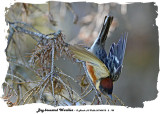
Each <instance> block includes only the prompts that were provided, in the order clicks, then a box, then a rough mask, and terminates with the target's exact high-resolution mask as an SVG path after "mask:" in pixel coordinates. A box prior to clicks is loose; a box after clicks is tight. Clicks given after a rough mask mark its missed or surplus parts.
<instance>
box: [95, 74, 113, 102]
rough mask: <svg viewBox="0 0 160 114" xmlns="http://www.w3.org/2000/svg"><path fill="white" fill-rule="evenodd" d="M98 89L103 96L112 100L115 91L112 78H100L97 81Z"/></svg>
mask: <svg viewBox="0 0 160 114" xmlns="http://www.w3.org/2000/svg"><path fill="white" fill-rule="evenodd" d="M96 88H97V90H99V91H100V92H101V93H102V94H103V95H105V96H106V95H108V96H109V97H110V98H111V100H112V91H113V81H112V79H111V78H109V77H106V78H100V79H99V80H97V83H96Z"/></svg>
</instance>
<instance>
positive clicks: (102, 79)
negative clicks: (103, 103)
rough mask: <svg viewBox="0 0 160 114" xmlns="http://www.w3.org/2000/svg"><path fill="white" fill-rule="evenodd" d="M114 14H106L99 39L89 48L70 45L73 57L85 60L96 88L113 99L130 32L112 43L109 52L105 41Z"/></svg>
mask: <svg viewBox="0 0 160 114" xmlns="http://www.w3.org/2000/svg"><path fill="white" fill-rule="evenodd" d="M112 21H113V16H105V18H104V22H103V25H102V28H101V31H100V32H99V35H98V37H97V39H96V40H95V41H94V43H93V44H92V46H91V47H90V48H89V49H85V48H83V47H81V46H79V45H69V47H68V48H69V50H70V51H71V53H72V54H73V57H74V58H76V59H79V60H81V61H84V62H85V66H86V69H87V73H88V75H89V77H90V78H91V80H92V82H93V84H94V86H95V87H96V89H97V90H98V91H99V92H100V93H102V94H103V95H105V96H109V97H110V99H111V100H112V92H113V82H115V81H117V80H118V79H119V77H120V74H121V72H122V67H123V59H124V55H125V50H126V44H127V37H128V33H125V34H124V35H123V34H122V35H121V37H120V38H119V41H118V43H112V45H111V46H110V50H109V53H108V54H107V52H106V50H105V42H106V39H107V35H108V32H109V28H110V26H111V24H112Z"/></svg>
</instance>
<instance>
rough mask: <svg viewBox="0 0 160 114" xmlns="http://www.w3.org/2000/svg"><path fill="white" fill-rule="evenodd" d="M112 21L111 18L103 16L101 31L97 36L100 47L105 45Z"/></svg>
mask: <svg viewBox="0 0 160 114" xmlns="http://www.w3.org/2000/svg"><path fill="white" fill-rule="evenodd" d="M112 21H113V16H105V19H104V23H103V26H102V29H101V31H100V33H99V36H98V40H99V41H98V42H100V44H101V45H104V44H105V41H106V38H107V35H108V32H109V28H110V26H111V23H112Z"/></svg>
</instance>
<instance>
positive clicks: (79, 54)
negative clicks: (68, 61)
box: [68, 45, 109, 78]
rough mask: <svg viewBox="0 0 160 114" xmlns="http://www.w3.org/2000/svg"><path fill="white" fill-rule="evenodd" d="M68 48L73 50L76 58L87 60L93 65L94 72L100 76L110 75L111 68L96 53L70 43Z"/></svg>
mask: <svg viewBox="0 0 160 114" xmlns="http://www.w3.org/2000/svg"><path fill="white" fill-rule="evenodd" d="M68 48H69V49H70V50H71V52H72V53H73V56H74V57H75V58H77V59H79V60H82V61H85V62H87V63H89V65H91V66H93V68H94V72H95V73H96V76H98V78H103V77H108V76H109V70H108V68H107V67H106V65H105V64H104V63H103V62H102V61H101V60H100V59H98V58H97V57H96V56H95V55H94V54H92V53H91V52H89V51H87V50H86V49H84V48H82V47H80V46H77V45H74V46H72V45H70V46H69V47H68Z"/></svg>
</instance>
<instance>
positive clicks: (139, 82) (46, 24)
mask: <svg viewBox="0 0 160 114" xmlns="http://www.w3.org/2000/svg"><path fill="white" fill-rule="evenodd" d="M105 15H111V16H113V17H114V20H113V23H112V26H111V28H110V32H109V36H108V39H107V41H106V51H107V52H108V51H109V48H110V45H111V44H112V43H113V42H115V43H117V42H118V39H119V38H120V36H121V35H122V34H123V33H125V32H128V39H127V48H126V53H125V57H124V63H123V70H122V74H121V76H120V78H119V80H118V81H117V82H115V83H114V90H113V93H114V94H115V95H117V96H118V97H119V98H120V99H121V100H122V101H123V102H124V104H125V105H126V106H129V107H143V102H144V101H150V100H154V99H156V97H157V92H158V91H157V77H158V72H159V68H158V63H159V62H158V61H159V55H158V54H159V51H158V50H159V48H158V27H157V25H156V20H155V19H156V18H157V6H156V4H155V3H132V4H116V3H106V4H95V3H86V2H75V3H61V2H48V3H46V4H26V3H16V4H14V5H12V6H11V8H10V9H8V12H7V13H6V20H8V21H11V22H14V21H22V22H26V23H29V24H31V25H33V26H34V27H35V28H36V29H37V30H39V31H40V32H42V33H43V34H49V33H53V32H56V31H58V30H61V31H62V33H63V34H64V35H65V42H67V43H70V44H81V45H84V46H88V47H89V46H91V45H92V43H93V42H94V40H95V39H96V38H97V36H98V33H99V31H100V29H101V27H102V24H103V20H104V17H105ZM35 44H36V42H35V41H33V40H32V39H27V38H23V39H22V40H19V45H18V46H19V47H20V49H21V53H22V54H23V56H26V55H27V53H31V52H32V51H33V49H34V46H35ZM12 46H13V45H12ZM12 46H10V47H9V49H8V54H9V55H10V56H11V55H14V53H15V52H14V51H13V47H14V46H13V47H12ZM56 65H58V66H59V67H60V68H61V69H62V70H63V72H64V73H66V74H68V75H71V76H73V77H74V78H77V79H78V76H79V75H80V74H83V73H84V72H83V71H82V70H79V66H77V65H75V64H73V63H72V62H70V61H68V60H64V59H61V58H60V59H58V60H57V61H56ZM68 66H69V67H68ZM73 69H74V70H73ZM16 70H17V71H18V70H19V72H24V71H23V70H22V69H19V68H16ZM26 76H27V75H26ZM30 78H32V77H30ZM75 88H76V86H75ZM88 99H89V98H88Z"/></svg>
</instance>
